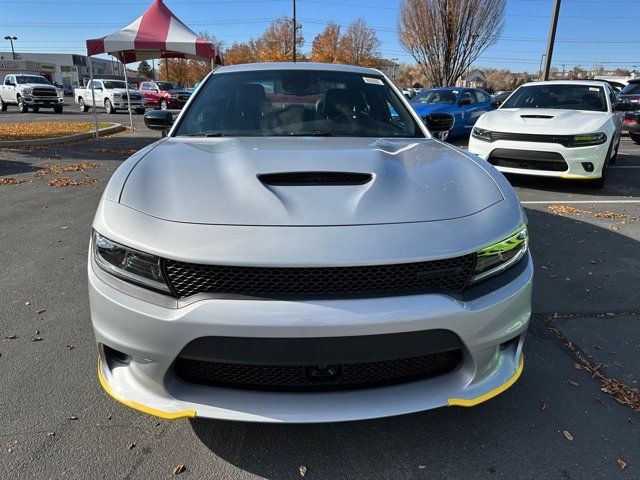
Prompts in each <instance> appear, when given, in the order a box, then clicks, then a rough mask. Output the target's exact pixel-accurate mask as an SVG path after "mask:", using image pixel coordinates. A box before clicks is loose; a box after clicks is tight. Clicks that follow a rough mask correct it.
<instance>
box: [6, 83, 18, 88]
mask: <svg viewBox="0 0 640 480" xmlns="http://www.w3.org/2000/svg"><path fill="white" fill-rule="evenodd" d="M5 85H9V86H10V87H15V86H16V84H15V83H13V82H6V83H5Z"/></svg>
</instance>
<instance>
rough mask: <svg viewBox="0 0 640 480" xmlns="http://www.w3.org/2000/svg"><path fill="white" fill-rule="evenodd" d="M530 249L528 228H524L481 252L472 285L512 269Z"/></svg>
mask: <svg viewBox="0 0 640 480" xmlns="http://www.w3.org/2000/svg"><path fill="white" fill-rule="evenodd" d="M528 248H529V234H528V233H527V227H525V226H522V227H520V228H519V229H518V231H517V232H516V233H514V234H513V235H511V236H510V237H508V238H506V239H504V240H503V241H501V242H498V243H496V244H494V245H491V246H489V247H486V248H483V249H482V250H480V251H479V252H478V253H477V255H478V259H477V261H476V268H475V270H474V272H473V277H471V283H476V282H479V281H481V280H484V279H486V278H488V277H493V276H494V275H497V274H499V273H501V272H504V271H505V270H507V269H508V268H510V267H512V266H513V265H515V264H516V263H518V261H519V260H520V259H521V258H522V257H524V256H525V255H526V253H527V249H528Z"/></svg>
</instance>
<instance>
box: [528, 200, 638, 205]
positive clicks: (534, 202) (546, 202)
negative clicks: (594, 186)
mask: <svg viewBox="0 0 640 480" xmlns="http://www.w3.org/2000/svg"><path fill="white" fill-rule="evenodd" d="M520 203H521V204H522V205H551V204H553V203H562V204H566V205H571V204H575V205H584V204H594V203H639V204H640V200H528V201H524V202H520Z"/></svg>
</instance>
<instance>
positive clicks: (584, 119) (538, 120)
mask: <svg viewBox="0 0 640 480" xmlns="http://www.w3.org/2000/svg"><path fill="white" fill-rule="evenodd" d="M609 115H610V114H609V113H607V112H589V111H586V110H560V109H543V108H501V109H499V110H494V111H492V112H489V113H487V114H486V115H484V116H483V117H482V118H480V120H479V121H478V123H476V125H477V126H478V127H481V128H484V129H487V130H493V131H497V132H513V133H533V134H538V133H539V134H558V135H563V134H575V133H592V132H595V131H597V130H598V129H599V128H601V127H602V124H603V123H604V122H605V121H606V120H607V118H608V117H609Z"/></svg>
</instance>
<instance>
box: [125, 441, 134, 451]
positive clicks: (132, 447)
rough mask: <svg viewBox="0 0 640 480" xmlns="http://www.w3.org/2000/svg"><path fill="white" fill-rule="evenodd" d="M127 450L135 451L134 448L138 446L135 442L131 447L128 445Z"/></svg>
mask: <svg viewBox="0 0 640 480" xmlns="http://www.w3.org/2000/svg"><path fill="white" fill-rule="evenodd" d="M127 448H128V449H129V450H133V449H134V448H136V444H135V443H133V442H131V443H130V444H129V445H127Z"/></svg>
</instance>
